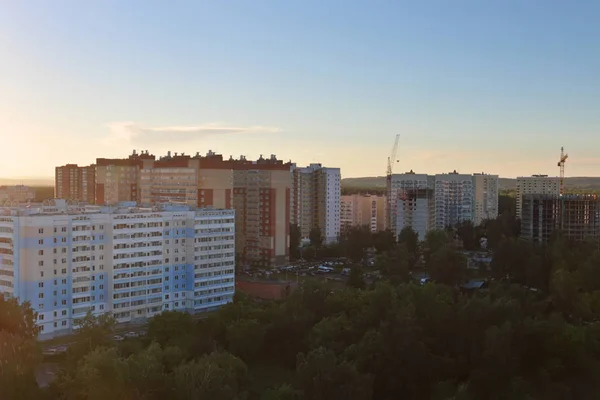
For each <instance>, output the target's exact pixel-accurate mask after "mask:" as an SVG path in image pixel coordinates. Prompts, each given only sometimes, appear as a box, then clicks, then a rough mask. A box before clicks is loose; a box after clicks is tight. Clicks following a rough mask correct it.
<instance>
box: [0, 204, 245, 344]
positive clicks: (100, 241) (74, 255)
mask: <svg viewBox="0 0 600 400" xmlns="http://www.w3.org/2000/svg"><path fill="white" fill-rule="evenodd" d="M55 203H56V206H48V207H43V208H35V209H34V208H31V209H27V210H19V211H18V210H15V209H12V210H10V209H3V210H2V211H3V213H4V214H5V215H3V216H2V217H0V293H3V294H5V295H9V296H14V297H17V298H18V299H19V300H20V301H29V302H30V303H31V305H32V307H33V308H34V309H35V310H36V311H38V313H39V318H38V324H39V325H40V326H41V327H42V329H43V331H42V335H43V336H53V335H56V334H60V333H67V332H70V331H71V330H72V329H73V327H74V326H75V325H76V320H77V319H79V318H81V317H83V316H85V314H86V313H87V312H88V311H91V312H92V313H94V314H96V315H100V314H103V313H111V314H112V315H114V316H115V317H116V318H117V320H118V322H128V321H136V320H143V319H145V318H148V317H151V316H153V315H156V314H157V313H160V312H162V311H163V310H180V311H185V312H200V311H203V310H208V309H212V308H214V307H217V306H220V305H222V304H225V303H227V302H230V301H231V299H232V297H233V293H234V268H235V233H234V215H235V214H234V211H233V210H199V209H195V210H194V209H190V208H189V207H187V208H185V207H179V208H173V207H172V208H168V209H167V208H163V209H160V210H159V209H152V208H148V209H139V208H135V207H127V208H121V209H117V208H100V207H96V208H90V207H88V208H73V207H68V206H66V204H65V203H64V202H61V201H58V200H57V201H56V202H55ZM53 207H54V209H55V210H52V208H53ZM64 210H67V211H66V213H61V212H62V211H64ZM36 213H37V214H36ZM7 214H12V215H7ZM34 214H35V215H34Z"/></svg>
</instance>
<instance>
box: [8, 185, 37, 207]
mask: <svg viewBox="0 0 600 400" xmlns="http://www.w3.org/2000/svg"><path fill="white" fill-rule="evenodd" d="M34 199H35V190H34V189H32V188H30V187H28V186H23V185H15V186H0V203H4V202H6V201H11V202H16V203H25V202H28V201H33V200H34Z"/></svg>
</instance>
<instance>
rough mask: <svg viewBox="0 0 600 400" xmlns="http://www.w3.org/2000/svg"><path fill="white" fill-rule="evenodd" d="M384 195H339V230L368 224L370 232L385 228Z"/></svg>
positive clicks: (385, 202) (385, 200)
mask: <svg viewBox="0 0 600 400" xmlns="http://www.w3.org/2000/svg"><path fill="white" fill-rule="evenodd" d="M386 205H387V198H386V196H375V195H370V194H352V195H346V196H341V201H340V230H341V232H344V230H346V229H348V228H350V227H353V226H368V227H369V229H370V230H371V232H378V231H382V230H385V229H386V214H385V212H386Z"/></svg>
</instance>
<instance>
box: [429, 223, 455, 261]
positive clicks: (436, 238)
mask: <svg viewBox="0 0 600 400" xmlns="http://www.w3.org/2000/svg"><path fill="white" fill-rule="evenodd" d="M449 243H450V236H448V232H446V231H445V230H441V229H434V230H431V231H429V232H427V234H426V235H425V241H424V243H423V247H424V256H425V262H427V263H428V262H429V260H430V258H431V256H432V254H434V253H435V252H436V251H438V250H439V249H441V248H442V247H444V246H446V245H448V244H449Z"/></svg>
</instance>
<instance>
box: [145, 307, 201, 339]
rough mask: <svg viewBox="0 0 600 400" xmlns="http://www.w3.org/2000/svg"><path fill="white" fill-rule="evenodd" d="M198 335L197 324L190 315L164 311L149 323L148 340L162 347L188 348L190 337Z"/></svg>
mask: <svg viewBox="0 0 600 400" xmlns="http://www.w3.org/2000/svg"><path fill="white" fill-rule="evenodd" d="M196 333H197V324H196V322H195V321H194V319H193V318H192V316H191V315H190V314H188V313H183V312H179V311H164V312H162V313H160V314H159V315H157V316H155V317H153V318H151V319H150V321H149V322H148V333H147V335H148V338H149V339H150V340H153V341H156V342H157V343H158V344H160V345H161V346H166V345H171V346H179V347H182V348H187V346H188V345H189V340H190V337H193V336H195V334H196Z"/></svg>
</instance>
